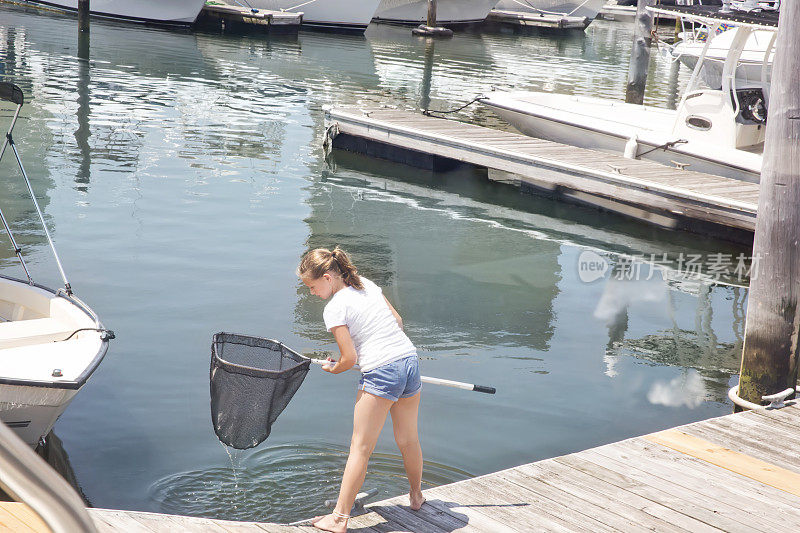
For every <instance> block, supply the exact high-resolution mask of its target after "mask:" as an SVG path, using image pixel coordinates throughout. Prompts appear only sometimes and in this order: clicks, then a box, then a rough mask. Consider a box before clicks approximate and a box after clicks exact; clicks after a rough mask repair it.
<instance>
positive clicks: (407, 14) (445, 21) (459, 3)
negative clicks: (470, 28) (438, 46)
mask: <svg viewBox="0 0 800 533" xmlns="http://www.w3.org/2000/svg"><path fill="white" fill-rule="evenodd" d="M496 4H497V0H439V1H438V2H436V24H437V25H438V26H454V25H463V24H475V23H478V22H483V21H484V20H486V17H487V15H489V11H491V10H492V8H494V6H495V5H496ZM427 21H428V2H427V0H409V1H408V2H397V1H392V0H383V1H381V3H380V5H379V6H378V10H377V12H376V13H375V22H382V23H386V24H407V25H417V24H424V23H426V22H427Z"/></svg>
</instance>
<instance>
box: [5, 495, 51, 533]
mask: <svg viewBox="0 0 800 533" xmlns="http://www.w3.org/2000/svg"><path fill="white" fill-rule="evenodd" d="M10 503H16V502H0V529H3V530H5V531H20V532H23V533H29V532H35V531H49V529H47V526H45V529H44V530H42V529H38V530H37V529H34V527H33V525H28V524H27V523H26V522H25V521H23V520H21V519H19V518H18V517H17V516H16V515H15V514H14V513H13V512H11V509H12V508H13V506H11V505H9V504H10Z"/></svg>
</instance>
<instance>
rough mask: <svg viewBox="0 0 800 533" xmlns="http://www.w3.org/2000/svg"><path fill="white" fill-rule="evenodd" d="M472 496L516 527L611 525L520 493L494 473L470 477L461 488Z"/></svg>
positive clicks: (593, 528) (578, 528)
mask: <svg viewBox="0 0 800 533" xmlns="http://www.w3.org/2000/svg"><path fill="white" fill-rule="evenodd" d="M462 490H464V491H468V493H470V494H471V495H472V500H473V501H476V500H477V501H479V502H482V503H485V504H491V505H490V506H487V508H486V510H485V512H486V513H487V514H489V515H490V516H492V517H494V518H496V519H497V520H499V521H502V522H504V523H505V524H507V525H509V526H511V527H514V528H515V529H518V528H519V526H520V525H523V524H525V525H526V526H527V527H528V528H529V529H536V528H549V527H553V528H557V529H559V530H567V531H583V532H590V531H591V532H596V531H610V530H611V528H609V527H607V526H605V525H604V524H601V523H600V522H597V521H595V520H586V521H582V520H580V519H578V518H577V517H575V516H574V513H573V512H571V510H569V509H566V508H565V507H564V506H562V505H558V504H556V503H554V502H551V501H549V500H547V499H545V498H542V497H540V496H537V495H536V494H532V493H524V494H523V493H521V491H519V489H517V488H515V486H514V485H512V484H509V483H508V482H501V481H500V480H498V479H497V476H496V475H494V476H491V478H487V477H482V478H473V479H471V480H470V482H469V484H467V485H465V486H464V487H462Z"/></svg>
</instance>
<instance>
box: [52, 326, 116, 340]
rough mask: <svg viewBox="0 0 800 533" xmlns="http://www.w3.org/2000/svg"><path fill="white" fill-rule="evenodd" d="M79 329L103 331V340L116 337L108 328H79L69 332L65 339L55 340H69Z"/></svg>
mask: <svg viewBox="0 0 800 533" xmlns="http://www.w3.org/2000/svg"><path fill="white" fill-rule="evenodd" d="M81 331H99V332H100V333H105V335H104V338H103V340H110V339H115V338H116V335H114V332H113V331H111V330H110V329H102V328H81V329H76V330H75V331H73V332H72V333H70V335H69V337H67V338H66V339H62V340H61V341H56V342H64V341H68V340H70V339H71V338H72V337H74V336H75V334H76V333H80V332H81Z"/></svg>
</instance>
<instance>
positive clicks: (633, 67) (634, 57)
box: [625, 0, 655, 104]
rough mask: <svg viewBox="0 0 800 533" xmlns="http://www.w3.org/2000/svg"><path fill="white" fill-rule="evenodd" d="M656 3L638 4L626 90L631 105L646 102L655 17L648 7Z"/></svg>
mask: <svg viewBox="0 0 800 533" xmlns="http://www.w3.org/2000/svg"><path fill="white" fill-rule="evenodd" d="M654 3H655V0H639V2H638V4H636V21H635V23H634V24H635V28H634V34H633V49H632V50H631V64H630V67H629V68H628V85H627V88H626V90H625V101H626V102H628V103H629V104H641V103H643V102H644V89H645V86H646V85H647V69H648V68H649V66H650V44H651V42H652V31H653V15H652V14H651V13H650V12H649V11H648V10H647V7H648V6H652V5H653V4H654Z"/></svg>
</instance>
